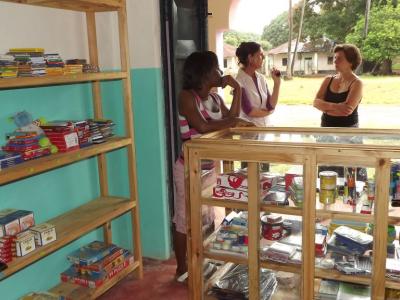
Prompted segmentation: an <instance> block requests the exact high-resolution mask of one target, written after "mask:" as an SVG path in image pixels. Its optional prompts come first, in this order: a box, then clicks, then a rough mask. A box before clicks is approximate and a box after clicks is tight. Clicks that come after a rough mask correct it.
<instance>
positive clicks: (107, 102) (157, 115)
mask: <svg viewBox="0 0 400 300" xmlns="http://www.w3.org/2000/svg"><path fill="white" fill-rule="evenodd" d="M131 74H132V85H133V88H134V93H133V95H134V99H135V100H134V101H135V102H134V116H135V126H136V127H135V134H136V151H137V170H138V184H139V197H140V212H141V234H142V249H143V255H144V256H148V257H153V258H159V259H166V258H168V257H169V256H170V254H171V251H170V233H169V224H170V220H169V208H168V199H167V179H166V178H167V177H166V173H167V172H166V154H165V153H166V148H165V147H166V146H165V130H164V128H165V126H164V98H163V88H162V79H161V76H162V75H161V70H160V69H134V70H132V72H131ZM120 87H121V82H119V81H115V82H105V83H102V95H103V105H104V111H105V117H108V118H112V119H113V120H114V121H115V123H116V124H117V126H116V128H115V130H116V132H117V133H119V134H123V132H124V125H123V122H122V120H123V118H122V116H123V107H122V105H121V103H122V94H121V88H120ZM90 96H91V88H90V85H89V84H79V85H68V86H54V87H44V88H29V89H15V90H2V91H0V103H1V109H0V144H4V143H5V138H4V134H5V133H6V132H9V131H12V130H13V129H14V128H15V126H14V124H13V123H12V122H10V121H8V117H9V116H11V115H12V114H13V113H15V112H17V111H21V110H27V111H29V112H31V113H32V115H33V117H35V118H36V117H45V118H46V119H48V120H54V119H68V118H70V119H79V118H87V117H91V116H92V115H93V114H92V105H91V98H90ZM124 151H125V150H123V149H122V150H116V151H113V152H112V153H110V154H108V161H109V164H108V165H109V180H110V192H111V194H113V195H120V196H126V195H128V179H127V169H126V163H127V162H126V158H125V156H124V155H123V154H124ZM96 170H97V163H96V160H95V159H88V160H84V161H81V162H78V163H75V164H72V165H69V166H66V167H63V168H60V169H56V170H52V171H49V172H46V173H43V174H41V175H38V176H34V177H30V178H26V179H23V180H19V181H17V182H14V183H11V184H8V185H4V186H0V209H2V208H11V207H12V208H20V209H27V210H33V211H34V212H35V219H36V222H37V223H41V222H44V221H46V220H47V219H49V218H52V217H54V216H56V215H58V214H60V213H63V212H65V211H67V210H70V209H72V208H74V207H77V206H79V205H81V204H83V203H85V202H86V201H89V200H91V199H93V198H96V197H97V196H98V195H99V182H98V178H97V174H96ZM130 231H131V223H130V218H129V216H128V215H124V216H122V217H120V218H118V219H116V220H115V221H113V234H114V241H115V242H116V243H117V244H119V245H121V246H124V247H128V248H132V240H131V239H130V238H127V237H129V235H130ZM94 239H102V231H101V230H96V231H93V232H91V233H89V234H87V235H86V236H84V237H82V238H80V239H78V240H76V241H74V242H73V243H71V244H69V245H67V246H66V247H64V248H62V249H60V250H58V251H57V252H55V253H53V254H51V255H49V256H47V257H45V258H43V259H42V260H40V261H38V262H36V263H35V264H32V265H30V266H29V267H27V268H25V269H24V270H22V271H20V272H18V273H16V274H14V275H12V276H11V277H8V278H7V279H4V280H3V281H1V282H0V295H1V296H0V299H2V300H14V299H18V297H20V296H22V295H24V294H25V293H27V292H29V291H39V290H47V289H49V288H50V287H52V286H54V285H55V284H57V282H59V273H60V272H62V271H63V270H65V269H66V268H67V267H68V265H69V264H68V262H67V260H66V255H67V254H68V253H69V252H71V251H73V250H74V249H76V248H77V247H79V246H81V245H82V244H84V243H87V242H90V241H92V240H94ZM38 275H39V276H38Z"/></svg>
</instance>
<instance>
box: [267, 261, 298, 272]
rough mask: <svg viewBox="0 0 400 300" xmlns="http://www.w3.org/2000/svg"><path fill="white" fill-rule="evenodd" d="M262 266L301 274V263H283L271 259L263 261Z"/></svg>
mask: <svg viewBox="0 0 400 300" xmlns="http://www.w3.org/2000/svg"><path fill="white" fill-rule="evenodd" d="M261 267H262V268H265V269H270V270H274V271H284V272H290V273H295V274H300V275H301V265H296V264H283V263H278V262H274V261H270V260H265V261H264V260H263V261H261Z"/></svg>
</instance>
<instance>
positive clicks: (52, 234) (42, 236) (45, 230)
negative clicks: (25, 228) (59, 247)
mask: <svg viewBox="0 0 400 300" xmlns="http://www.w3.org/2000/svg"><path fill="white" fill-rule="evenodd" d="M30 232H32V234H33V235H34V237H35V242H36V245H38V246H44V245H47V244H49V243H51V242H53V241H55V240H56V239H57V236H56V228H55V226H54V225H52V224H49V223H43V224H39V225H36V226H33V227H31V228H30Z"/></svg>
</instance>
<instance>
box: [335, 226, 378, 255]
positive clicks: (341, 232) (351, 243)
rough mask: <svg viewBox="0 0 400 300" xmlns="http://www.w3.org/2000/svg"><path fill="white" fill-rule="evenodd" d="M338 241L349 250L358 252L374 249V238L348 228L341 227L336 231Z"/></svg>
mask: <svg viewBox="0 0 400 300" xmlns="http://www.w3.org/2000/svg"><path fill="white" fill-rule="evenodd" d="M334 233H335V234H336V239H337V240H338V242H339V243H341V244H343V245H345V246H346V247H348V248H349V249H352V250H356V251H360V252H362V251H364V252H365V251H367V250H370V249H372V242H373V239H374V238H373V236H372V235H369V234H366V233H362V232H360V231H358V230H354V229H352V228H350V227H347V226H340V227H338V228H336V229H335V231H334Z"/></svg>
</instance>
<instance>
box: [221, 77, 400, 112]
mask: <svg viewBox="0 0 400 300" xmlns="http://www.w3.org/2000/svg"><path fill="white" fill-rule="evenodd" d="M361 78H362V80H363V83H364V92H363V94H364V96H363V99H362V104H400V88H399V86H400V76H361ZM267 81H268V86H269V87H270V88H271V89H272V87H273V83H272V80H270V79H269V78H268V79H267ZM322 81H323V77H320V78H301V77H295V78H293V80H288V81H284V80H283V81H282V84H281V90H280V95H279V103H281V104H289V105H297V104H308V105H311V104H312V102H313V100H314V97H315V94H316V93H317V92H318V89H319V87H320V85H321V83H322ZM224 96H225V101H226V102H227V103H231V102H232V95H230V90H229V89H228V88H226V89H225V90H224Z"/></svg>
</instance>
